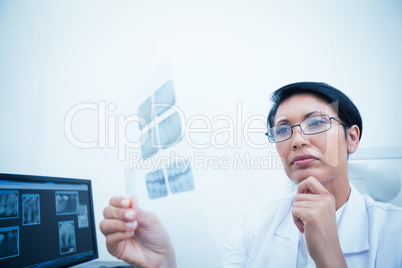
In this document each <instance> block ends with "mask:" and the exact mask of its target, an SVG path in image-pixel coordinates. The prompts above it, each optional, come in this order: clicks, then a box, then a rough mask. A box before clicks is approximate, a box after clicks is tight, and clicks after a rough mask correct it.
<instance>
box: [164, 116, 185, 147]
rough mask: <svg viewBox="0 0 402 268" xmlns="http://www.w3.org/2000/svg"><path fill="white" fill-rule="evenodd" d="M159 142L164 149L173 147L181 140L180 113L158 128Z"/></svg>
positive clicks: (166, 120)
mask: <svg viewBox="0 0 402 268" xmlns="http://www.w3.org/2000/svg"><path fill="white" fill-rule="evenodd" d="M158 132H159V141H160V145H161V147H162V149H165V148H167V147H169V146H172V145H173V144H175V143H178V142H179V141H180V140H181V138H182V137H181V120H180V116H179V114H178V113H176V112H175V113H174V114H172V115H171V116H169V117H168V118H166V119H165V120H163V121H162V122H161V123H159V126H158Z"/></svg>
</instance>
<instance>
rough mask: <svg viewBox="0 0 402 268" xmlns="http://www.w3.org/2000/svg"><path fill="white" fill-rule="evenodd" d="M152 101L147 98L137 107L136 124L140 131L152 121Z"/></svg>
mask: <svg viewBox="0 0 402 268" xmlns="http://www.w3.org/2000/svg"><path fill="white" fill-rule="evenodd" d="M151 105H152V99H151V97H149V98H147V99H146V100H145V101H144V102H143V103H142V104H141V105H140V106H139V107H138V111H137V113H138V117H139V118H138V124H139V128H140V130H141V129H143V128H144V127H145V126H146V125H147V124H149V123H151V121H152V119H153V114H152V110H151V109H152V108H151Z"/></svg>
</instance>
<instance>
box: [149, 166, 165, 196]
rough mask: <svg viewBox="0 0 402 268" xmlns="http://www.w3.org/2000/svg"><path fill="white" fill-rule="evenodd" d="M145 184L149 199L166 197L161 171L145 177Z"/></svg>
mask: <svg viewBox="0 0 402 268" xmlns="http://www.w3.org/2000/svg"><path fill="white" fill-rule="evenodd" d="M145 180H146V183H147V190H148V196H149V198H150V199H155V198H159V197H163V196H166V195H167V188H166V181H165V176H164V175H163V171H162V170H161V169H158V170H156V171H155V172H150V173H148V174H147V175H145Z"/></svg>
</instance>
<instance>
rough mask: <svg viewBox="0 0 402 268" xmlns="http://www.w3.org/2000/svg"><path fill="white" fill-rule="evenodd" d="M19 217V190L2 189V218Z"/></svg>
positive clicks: (0, 205)
mask: <svg viewBox="0 0 402 268" xmlns="http://www.w3.org/2000/svg"><path fill="white" fill-rule="evenodd" d="M18 217H19V210H18V191H15V190H0V219H13V218H18Z"/></svg>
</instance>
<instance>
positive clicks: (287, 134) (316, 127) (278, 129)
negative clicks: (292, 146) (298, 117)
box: [265, 115, 345, 143]
mask: <svg viewBox="0 0 402 268" xmlns="http://www.w3.org/2000/svg"><path fill="white" fill-rule="evenodd" d="M331 119H333V120H335V121H337V122H338V123H340V124H341V125H343V126H344V125H345V124H344V123H342V122H341V121H339V120H338V119H336V118H335V117H329V116H328V115H315V116H311V117H309V118H306V119H304V120H303V121H301V122H300V123H299V124H298V125H293V126H291V125H278V126H275V127H273V128H270V129H268V132H267V133H265V135H267V136H268V140H269V141H270V142H272V143H278V142H282V141H286V140H288V139H290V138H291V137H292V134H293V128H294V127H297V126H299V127H300V130H301V131H302V132H303V134H304V135H314V134H318V133H322V132H325V131H328V130H329V129H330V128H331Z"/></svg>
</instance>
